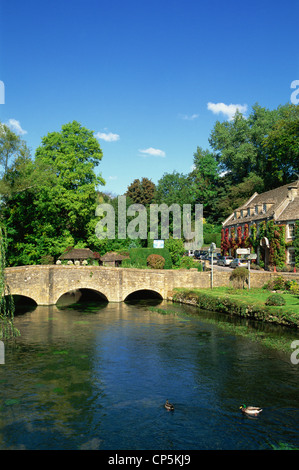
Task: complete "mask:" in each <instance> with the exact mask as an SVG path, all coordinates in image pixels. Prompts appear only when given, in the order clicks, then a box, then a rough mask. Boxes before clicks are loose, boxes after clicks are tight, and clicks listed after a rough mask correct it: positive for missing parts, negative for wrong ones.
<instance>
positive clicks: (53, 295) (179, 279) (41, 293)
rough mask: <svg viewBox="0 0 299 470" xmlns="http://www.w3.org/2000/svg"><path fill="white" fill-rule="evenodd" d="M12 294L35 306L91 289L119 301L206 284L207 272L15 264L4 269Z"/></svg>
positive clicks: (112, 300) (109, 299)
mask: <svg viewBox="0 0 299 470" xmlns="http://www.w3.org/2000/svg"><path fill="white" fill-rule="evenodd" d="M5 275H6V281H7V284H8V286H9V288H10V292H11V294H12V295H24V296H26V297H30V298H31V299H33V300H34V301H35V302H36V303H37V304H38V305H53V304H56V303H57V301H58V299H59V298H60V297H61V296H62V295H63V294H65V293H67V292H70V291H74V290H78V289H92V290H95V291H97V292H99V293H101V294H102V295H104V296H105V297H106V298H107V300H108V301H109V302H122V301H123V300H125V299H126V298H127V296H128V295H130V294H131V293H133V292H136V291H139V290H151V291H154V292H156V293H158V294H159V295H160V296H161V297H162V298H163V299H166V298H168V296H169V293H170V292H171V291H172V290H173V288H174V287H188V286H190V287H208V285H209V273H200V272H198V271H193V272H192V271H176V270H156V269H135V268H114V267H103V266H61V265H60V266H56V265H41V266H18V267H12V268H6V270H5Z"/></svg>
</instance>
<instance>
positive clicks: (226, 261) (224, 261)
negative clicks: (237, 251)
mask: <svg viewBox="0 0 299 470" xmlns="http://www.w3.org/2000/svg"><path fill="white" fill-rule="evenodd" d="M233 259H234V258H233V257H232V256H221V257H220V258H219V259H218V261H217V264H218V266H230V264H231V262H232V261H233Z"/></svg>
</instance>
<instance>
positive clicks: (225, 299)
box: [173, 287, 299, 328]
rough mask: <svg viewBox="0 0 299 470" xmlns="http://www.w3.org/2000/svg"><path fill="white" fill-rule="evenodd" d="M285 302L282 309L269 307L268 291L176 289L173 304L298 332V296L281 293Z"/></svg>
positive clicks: (230, 288) (255, 289)
mask: <svg viewBox="0 0 299 470" xmlns="http://www.w3.org/2000/svg"><path fill="white" fill-rule="evenodd" d="M279 294H280V295H281V296H282V297H283V298H284V299H285V302H286V303H285V305H283V306H279V307H278V306H266V305H265V302H266V300H267V298H268V297H269V296H270V295H272V292H271V291H269V290H267V289H257V288H254V289H250V290H248V289H235V288H232V287H216V288H213V289H211V288H210V289H184V288H181V289H174V295H173V300H174V301H177V302H182V303H191V304H193V305H197V306H198V307H200V308H204V309H207V310H214V311H220V312H225V313H228V314H230V315H239V316H242V317H245V318H252V319H255V320H260V321H264V322H271V323H277V324H281V325H287V326H292V327H296V328H299V295H298V294H296V295H294V294H291V293H289V292H279Z"/></svg>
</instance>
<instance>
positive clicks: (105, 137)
mask: <svg viewBox="0 0 299 470" xmlns="http://www.w3.org/2000/svg"><path fill="white" fill-rule="evenodd" d="M94 136H95V137H96V138H97V139H102V140H105V141H106V142H116V141H117V140H119V139H120V137H119V135H118V134H112V132H109V133H108V134H107V133H106V132H97V133H96V134H94Z"/></svg>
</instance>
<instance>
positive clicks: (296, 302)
mask: <svg viewBox="0 0 299 470" xmlns="http://www.w3.org/2000/svg"><path fill="white" fill-rule="evenodd" d="M192 291H194V292H201V293H205V294H209V295H213V296H215V297H219V296H224V297H226V298H230V299H236V300H238V301H241V302H244V303H246V304H247V303H255V304H256V305H259V306H264V305H265V302H266V300H267V298H268V297H269V296H270V295H271V291H269V290H266V289H258V288H255V289H250V290H248V289H234V288H231V287H216V288H213V289H192ZM280 295H281V296H282V297H283V298H284V299H285V301H286V304H285V305H284V306H282V307H275V308H277V309H279V310H281V311H288V312H289V311H290V310H292V312H294V313H297V314H298V316H299V296H298V295H293V294H290V293H280ZM272 308H273V307H272Z"/></svg>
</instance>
